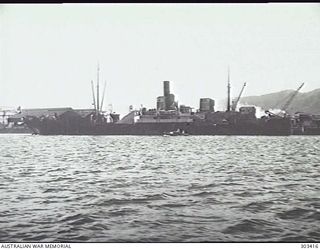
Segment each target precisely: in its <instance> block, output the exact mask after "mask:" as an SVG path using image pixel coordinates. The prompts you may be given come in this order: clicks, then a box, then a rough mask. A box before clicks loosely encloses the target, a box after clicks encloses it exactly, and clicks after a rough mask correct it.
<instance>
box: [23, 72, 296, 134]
mask: <svg viewBox="0 0 320 250" xmlns="http://www.w3.org/2000/svg"><path fill="white" fill-rule="evenodd" d="M98 75H99V69H98ZM244 86H245V84H244ZM244 86H243V88H244ZM227 87H228V100H227V109H226V111H215V102H214V100H213V99H211V98H201V99H200V105H199V109H198V110H196V111H193V110H192V108H191V107H190V106H186V105H178V102H176V101H175V96H174V94H172V93H170V82H169V81H164V82H163V95H162V96H159V97H157V104H156V108H153V109H146V108H141V109H139V110H133V109H131V110H130V111H129V113H128V114H127V115H125V116H124V117H123V118H122V119H120V115H119V114H116V113H114V112H109V113H106V112H103V111H102V106H103V98H104V97H103V98H102V102H101V104H100V102H99V77H97V91H96V95H95V93H94V86H93V82H92V96H93V106H94V108H93V109H92V111H91V112H87V113H86V115H81V114H79V112H77V111H76V110H73V109H70V110H68V111H66V112H64V113H62V114H56V113H54V114H53V115H51V116H48V115H47V116H42V117H35V116H26V117H24V118H23V119H24V122H25V124H27V125H28V127H29V128H30V129H31V130H32V131H33V133H35V134H40V135H164V134H168V133H170V132H172V131H178V130H180V131H184V132H185V133H186V134H188V135H275V136H287V135H290V134H292V126H291V119H290V118H289V117H279V116H272V115H267V114H266V115H265V116H263V117H261V118H257V117H256V108H255V107H254V106H245V107H240V108H239V110H238V111H237V110H236V106H237V104H238V102H239V99H240V97H241V94H242V91H243V88H242V90H241V92H240V95H239V97H238V98H237V99H236V100H235V101H233V102H232V103H231V102H230V77H229V73H228V86H227ZM95 96H96V98H95Z"/></svg>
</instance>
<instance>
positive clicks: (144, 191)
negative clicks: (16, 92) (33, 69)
mask: <svg viewBox="0 0 320 250" xmlns="http://www.w3.org/2000/svg"><path fill="white" fill-rule="evenodd" d="M0 145H1V154H0V190H1V193H0V200H1V205H0V240H1V241H2V242H4V241H6V242H12V241H14V242H25V241H27V242H30V241H33V242H41V241H45V242H87V241H89V242H90V241H92V242H188V241H192V242H204V241H206V242H207V241H214V242H219V241H224V242H226V241H227V242H232V241H237V242H241V241H250V242H254V241H282V242H283V241H285V242H289V241H295V242H297V241H299V242H300V241H303V242H307V241H308V242H310V241H319V240H320V224H319V220H320V178H319V177H320V159H319V152H320V150H319V149H320V137H311V136H310V137H303V136H301V137H294V136H290V137H245V136H243V137H242V136H238V137H236V136H198V137H194V136H188V137H137V136H96V137H95V136H79V137H75V136H31V135H9V134H8V135H0Z"/></svg>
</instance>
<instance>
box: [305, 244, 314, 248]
mask: <svg viewBox="0 0 320 250" xmlns="http://www.w3.org/2000/svg"><path fill="white" fill-rule="evenodd" d="M301 248H318V244H301Z"/></svg>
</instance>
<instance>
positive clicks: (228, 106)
mask: <svg viewBox="0 0 320 250" xmlns="http://www.w3.org/2000/svg"><path fill="white" fill-rule="evenodd" d="M227 111H230V67H229V66H228V103H227Z"/></svg>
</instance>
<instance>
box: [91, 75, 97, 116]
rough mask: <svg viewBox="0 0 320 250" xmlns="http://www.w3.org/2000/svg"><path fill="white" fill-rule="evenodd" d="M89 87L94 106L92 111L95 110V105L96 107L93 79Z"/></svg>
mask: <svg viewBox="0 0 320 250" xmlns="http://www.w3.org/2000/svg"><path fill="white" fill-rule="evenodd" d="M91 88H92V98H93V103H92V104H93V107H94V111H96V112H97V107H96V98H95V96H94V86H93V81H91Z"/></svg>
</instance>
